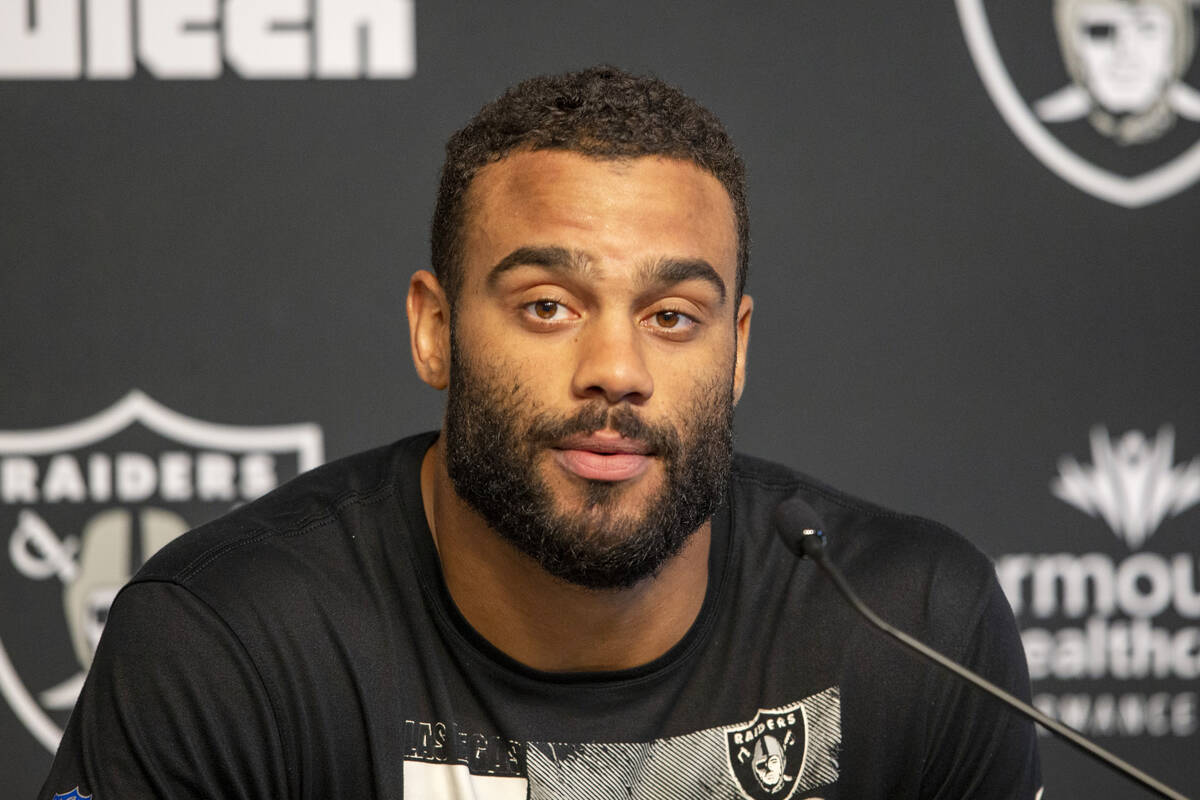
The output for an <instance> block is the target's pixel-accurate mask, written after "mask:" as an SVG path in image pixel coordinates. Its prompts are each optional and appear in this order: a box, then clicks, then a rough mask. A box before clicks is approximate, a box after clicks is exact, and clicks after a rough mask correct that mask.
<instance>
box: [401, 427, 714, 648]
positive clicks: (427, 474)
mask: <svg viewBox="0 0 1200 800" xmlns="http://www.w3.org/2000/svg"><path fill="white" fill-rule="evenodd" d="M441 447H442V443H441V441H440V440H439V441H438V442H437V443H436V444H435V445H434V446H433V447H432V448H430V449H429V451H428V452H427V453H426V454H425V458H424V460H423V461H422V463H421V495H422V499H423V500H424V504H425V516H426V519H427V520H428V521H429V528H430V530H431V531H433V536H434V543H435V544H436V546H437V551H438V556H439V558H440V560H441V567H442V575H443V577H444V578H445V581H446V586H447V588H448V589H449V590H450V596H451V597H452V598H453V599H454V603H455V605H456V606H458V610H459V611H460V612H461V613H462V615H463V616H464V617H465V618H466V620H467V622H469V623H470V624H471V626H472V627H473V628H474V629H475V630H476V631H478V632H479V634H480V635H482V636H483V637H484V638H485V639H487V640H488V641H489V642H491V643H492V644H493V645H495V646H496V647H498V648H499V649H500V650H502V651H503V652H504V653H506V654H507V655H509V656H511V657H512V658H514V659H516V660H517V661H519V662H521V663H522V664H525V665H527V666H530V667H533V668H535V669H540V670H546V671H555V672H562V671H592V670H617V669H628V668H630V667H636V666H640V665H642V664H645V663H647V662H650V661H653V660H654V659H655V658H658V657H659V656H661V655H663V654H664V653H666V652H667V650H669V649H670V648H671V647H672V646H673V645H675V644H676V643H677V642H678V641H679V640H680V639H682V638H683V636H684V634H685V633H687V631H688V629H689V628H690V627H691V625H692V623H693V622H695V620H696V617H697V615H698V614H699V613H700V606H701V605H702V604H703V602H704V594H705V591H706V590H707V586H708V550H709V544H710V541H711V538H712V529H711V525H710V523H707V522H706V523H705V524H704V525H703V526H702V527H701V528H700V529H699V530H697V531H696V533H695V534H694V535H693V536H692V537H691V538H689V540H688V541H687V543H686V544H685V545H684V547H683V549H682V550H681V551H680V552H679V554H677V555H676V556H674V557H673V558H672V559H670V560H669V561H668V562H667V563H666V564H664V565H663V567H662V568H661V569H660V570H659V571H658V572H657V573H655V574H654V575H653V576H651V577H649V578H646V579H645V580H642V581H641V582H639V583H637V584H635V585H634V586H632V587H629V588H627V589H614V590H597V589H586V588H584V587H581V586H576V585H574V584H570V583H567V582H566V581H563V580H561V579H559V578H556V577H554V576H553V575H551V574H550V573H548V572H546V571H545V570H544V569H542V567H541V566H540V565H539V564H538V563H537V562H536V561H534V560H533V559H532V558H530V557H529V556H526V555H525V554H524V553H521V552H520V551H518V550H517V549H516V548H515V547H513V546H512V545H511V544H509V543H508V542H507V541H506V540H505V539H504V538H503V537H501V536H500V535H499V534H497V533H496V532H495V531H494V530H492V529H491V528H490V527H489V526H488V525H487V523H486V522H484V520H483V519H482V518H481V517H480V516H479V515H478V514H476V513H475V512H474V510H472V509H471V508H470V507H468V506H467V505H466V504H465V503H464V502H463V501H462V499H461V498H459V496H458V495H457V494H456V493H455V491H454V487H453V485H452V484H451V482H450V476H449V474H448V473H447V472H446V466H445V460H444V459H443V457H442V450H441Z"/></svg>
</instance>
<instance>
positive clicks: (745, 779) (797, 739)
mask: <svg viewBox="0 0 1200 800" xmlns="http://www.w3.org/2000/svg"><path fill="white" fill-rule="evenodd" d="M805 730H806V719H805V714H804V706H803V704H802V703H793V704H792V705H790V706H786V707H783V708H777V709H771V710H761V709H760V710H759V712H758V713H757V714H756V715H755V717H754V719H752V720H751V721H750V722H748V723H746V724H745V725H735V726H731V727H729V728H727V729H726V732H725V735H726V743H727V744H728V746H729V753H728V754H729V767H730V770H731V771H732V772H733V777H734V779H735V780H736V781H737V784H738V786H739V787H740V788H741V791H742V796H743V797H745V798H750V800H787V799H788V798H790V797H791V796H792V795H793V794H795V792H796V788H797V787H798V786H799V783H800V776H801V774H802V773H803V772H804V762H805V756H806V736H805Z"/></svg>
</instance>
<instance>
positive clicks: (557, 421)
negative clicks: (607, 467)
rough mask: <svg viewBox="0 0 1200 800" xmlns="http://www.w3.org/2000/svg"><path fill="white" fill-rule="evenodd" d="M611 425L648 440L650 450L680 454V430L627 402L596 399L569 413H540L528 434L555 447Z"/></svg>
mask: <svg viewBox="0 0 1200 800" xmlns="http://www.w3.org/2000/svg"><path fill="white" fill-rule="evenodd" d="M604 428H608V429H609V430H613V431H616V432H617V433H619V434H621V435H622V436H624V437H625V438H626V439H636V440H638V441H640V442H645V443H646V445H647V446H648V447H649V448H650V450H651V451H652V452H653V453H654V454H655V455H659V456H663V457H664V458H667V459H672V458H675V457H676V456H678V455H679V452H680V450H681V449H682V447H683V445H682V442H681V440H680V437H679V431H677V430H675V428H674V426H672V425H670V424H668V423H656V422H649V421H647V420H644V419H642V418H641V417H640V416H639V415H638V414H637V412H635V411H634V410H633V409H632V408H630V407H629V406H628V405H619V406H610V405H608V404H607V403H604V402H603V401H597V402H596V403H594V404H592V405H590V406H584V407H583V408H581V409H580V410H579V411H577V412H575V413H574V414H571V415H569V416H563V417H558V416H553V415H549V414H539V415H538V416H537V417H536V418H535V419H534V420H533V422H532V423H530V426H529V431H528V437H529V440H530V441H532V442H533V443H535V444H537V445H542V446H546V447H552V446H554V445H556V444H557V443H559V442H561V441H562V440H563V439H566V438H567V437H570V436H576V435H585V436H586V435H588V434H592V433H595V432H596V431H598V430H603V429H604Z"/></svg>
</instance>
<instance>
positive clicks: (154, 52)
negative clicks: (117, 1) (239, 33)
mask: <svg viewBox="0 0 1200 800" xmlns="http://www.w3.org/2000/svg"><path fill="white" fill-rule="evenodd" d="M216 21H217V0H173V2H170V3H164V2H163V0H139V2H138V53H139V54H140V55H141V60H142V63H143V64H144V65H145V66H146V68H147V69H148V70H150V71H151V72H152V73H154V74H155V75H156V76H157V77H159V78H215V77H217V76H218V75H220V74H221V50H220V40H219V39H218V37H217V34H216V31H215V30H214V27H215V25H216Z"/></svg>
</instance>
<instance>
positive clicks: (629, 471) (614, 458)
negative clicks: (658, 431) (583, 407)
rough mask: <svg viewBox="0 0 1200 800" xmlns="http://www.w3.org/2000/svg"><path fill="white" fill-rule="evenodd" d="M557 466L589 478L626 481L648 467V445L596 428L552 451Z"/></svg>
mask: <svg viewBox="0 0 1200 800" xmlns="http://www.w3.org/2000/svg"><path fill="white" fill-rule="evenodd" d="M554 457H555V460H556V461H558V463H559V466H561V467H562V468H563V469H565V470H566V471H567V472H570V473H571V474H573V475H576V476H578V477H580V478H584V479H585V480H590V481H614V482H615V481H627V480H631V479H633V478H636V477H638V476H639V475H641V474H642V473H643V472H645V471H646V469H647V468H648V467H649V466H650V459H651V458H653V453H652V452H651V450H650V446H649V445H648V444H646V443H645V442H643V441H639V440H637V439H626V438H625V437H623V436H621V435H620V434H617V433H607V434H606V433H605V432H604V431H598V432H596V433H593V434H590V435H587V436H572V437H571V438H569V439H565V440H563V441H562V442H561V443H560V444H559V445H558V446H557V447H556V448H555V451H554Z"/></svg>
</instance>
